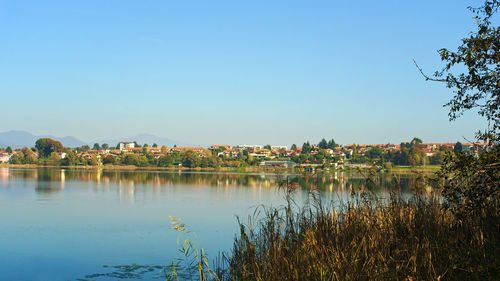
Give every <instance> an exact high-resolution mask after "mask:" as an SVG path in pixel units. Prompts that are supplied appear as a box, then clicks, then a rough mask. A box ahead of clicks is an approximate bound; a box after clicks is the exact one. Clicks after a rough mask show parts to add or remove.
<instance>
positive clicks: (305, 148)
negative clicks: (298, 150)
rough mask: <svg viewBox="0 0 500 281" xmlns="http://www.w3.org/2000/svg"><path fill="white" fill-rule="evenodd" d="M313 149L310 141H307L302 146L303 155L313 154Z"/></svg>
mask: <svg viewBox="0 0 500 281" xmlns="http://www.w3.org/2000/svg"><path fill="white" fill-rule="evenodd" d="M311 150H312V148H311V144H310V143H309V141H306V142H305V143H304V144H303V145H302V153H303V154H308V153H309V152H311Z"/></svg>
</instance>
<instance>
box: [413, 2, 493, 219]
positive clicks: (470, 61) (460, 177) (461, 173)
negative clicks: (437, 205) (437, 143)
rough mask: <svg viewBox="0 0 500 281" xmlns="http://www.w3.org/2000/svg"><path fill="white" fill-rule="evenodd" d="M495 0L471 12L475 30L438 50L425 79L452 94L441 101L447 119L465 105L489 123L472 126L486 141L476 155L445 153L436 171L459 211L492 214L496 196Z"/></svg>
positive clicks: (462, 111)
mask: <svg viewBox="0 0 500 281" xmlns="http://www.w3.org/2000/svg"><path fill="white" fill-rule="evenodd" d="M499 6H500V2H499V1H498V0H487V1H485V2H484V5H483V6H481V7H479V8H471V7H469V9H470V10H471V11H472V12H473V13H474V15H475V16H474V21H475V22H476V25H477V30H476V31H474V32H471V33H470V34H469V35H468V36H467V37H466V38H464V39H462V44H461V45H459V46H458V48H457V50H456V51H450V50H448V49H446V48H443V49H441V50H439V53H440V56H441V60H442V61H443V62H444V64H445V65H444V67H443V68H442V69H441V70H440V71H437V72H436V73H435V74H434V75H433V76H432V77H430V76H427V75H426V74H425V73H424V72H423V71H422V69H421V68H420V67H419V66H418V65H417V67H418V68H419V70H420V72H421V73H422V75H424V76H425V78H426V79H427V80H431V81H437V82H443V83H445V84H446V86H447V87H448V88H450V89H452V91H453V94H454V96H453V97H452V98H451V100H450V101H449V102H448V103H447V104H445V106H447V107H449V109H450V111H449V113H448V116H449V117H450V120H455V119H457V118H458V117H460V116H461V115H462V114H463V113H464V112H466V111H468V110H471V109H472V110H477V112H478V113H479V115H480V116H482V117H484V118H485V119H486V121H487V122H488V124H489V127H488V128H487V129H486V131H482V132H481V131H480V130H479V131H478V132H477V138H478V139H480V140H483V141H489V147H488V148H487V149H485V150H483V151H480V152H479V153H478V155H477V156H475V155H470V154H466V153H447V155H446V156H445V158H444V160H443V164H442V165H441V170H440V171H439V173H438V175H439V176H440V177H441V179H442V181H443V182H444V183H443V195H444V197H445V199H446V203H447V204H448V207H449V208H451V209H452V210H455V211H457V213H458V214H462V215H473V214H479V215H480V216H483V215H484V214H487V213H488V210H493V211H494V212H497V214H498V206H499V204H500V203H499V202H500V185H499V184H498V183H499V182H500V145H498V144H495V141H498V140H499V138H500V64H499V62H500V55H499V54H500V27H499V26H497V25H493V24H492V23H491V20H492V17H493V16H494V15H495V14H496V13H497V12H498V8H499Z"/></svg>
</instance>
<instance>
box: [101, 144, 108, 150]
mask: <svg viewBox="0 0 500 281" xmlns="http://www.w3.org/2000/svg"><path fill="white" fill-rule="evenodd" d="M101 148H102V149H109V145H108V144H107V143H103V144H102V145H101Z"/></svg>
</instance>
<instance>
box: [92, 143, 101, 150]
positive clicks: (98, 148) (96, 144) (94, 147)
mask: <svg viewBox="0 0 500 281" xmlns="http://www.w3.org/2000/svg"><path fill="white" fill-rule="evenodd" d="M92 149H93V150H101V146H100V145H99V144H98V143H94V146H93V147H92Z"/></svg>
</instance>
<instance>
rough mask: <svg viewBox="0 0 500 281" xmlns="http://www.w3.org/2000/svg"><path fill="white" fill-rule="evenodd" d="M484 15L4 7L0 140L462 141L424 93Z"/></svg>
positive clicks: (464, 129)
mask: <svg viewBox="0 0 500 281" xmlns="http://www.w3.org/2000/svg"><path fill="white" fill-rule="evenodd" d="M480 3H481V1H457V0H446V1H427V0H425V1H395V0H394V1H290V0H287V1H255V0H252V1H167V0H161V1H160V0H158V1H125V0H115V1H104V0H96V1H91V0H82V1H67V0H61V1H51V0H44V1H39V0H36V1H22V0H12V1H1V0H0V38H1V39H0V40H1V41H0V42H1V43H0V103H1V109H0V120H1V121H0V131H6V130H13V129H15V130H27V131H30V132H32V133H34V134H53V135H58V136H66V135H72V136H75V137H77V138H80V139H82V140H85V141H92V140H95V139H106V138H108V139H109V138H116V137H122V136H130V135H135V134H139V133H151V134H155V135H158V136H162V137H168V138H171V139H176V140H181V141H185V142H190V143H198V144H212V143H229V144H238V143H259V144H266V143H270V144H287V145H290V144H291V143H298V144H301V143H302V142H303V141H304V140H306V139H308V140H310V141H311V142H318V141H319V140H320V139H321V138H322V137H325V138H332V137H333V138H335V140H336V141H337V142H339V143H342V144H348V143H353V142H355V143H387V142H393V143H399V142H401V141H403V140H409V139H411V138H412V137H414V136H418V137H420V138H422V139H423V140H424V142H426V141H457V140H461V141H462V140H463V138H462V136H465V137H468V138H472V137H473V135H474V131H476V130H477V129H478V128H481V127H482V128H484V126H485V123H484V122H483V121H481V119H479V118H477V117H476V116H475V115H474V114H472V113H471V114H466V115H465V116H464V117H463V118H461V119H460V120H458V121H455V122H451V123H450V122H449V121H448V117H447V112H448V110H447V109H446V108H443V107H442V105H443V104H444V103H446V101H447V100H449V99H450V98H451V96H452V93H451V91H450V90H449V89H446V87H445V86H444V85H441V84H434V83H431V82H426V81H424V79H423V78H422V77H421V76H420V74H419V73H418V71H417V69H416V68H415V66H414V65H413V62H412V59H416V60H417V61H418V62H419V64H420V65H421V66H422V67H423V68H424V69H425V70H427V71H428V72H429V73H432V72H433V71H435V70H437V69H438V68H439V66H440V65H441V63H440V59H439V56H438V54H437V52H436V51H437V50H438V49H439V48H441V47H449V48H455V47H456V46H458V44H459V43H460V38H463V37H464V36H466V35H467V34H468V32H470V31H472V30H473V29H474V23H473V20H472V14H471V13H470V12H469V11H468V10H467V9H466V7H467V6H468V5H471V4H472V5H475V6H477V5H479V4H480Z"/></svg>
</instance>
